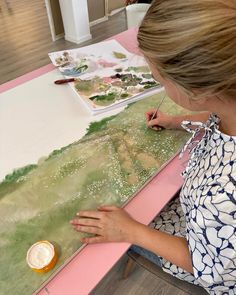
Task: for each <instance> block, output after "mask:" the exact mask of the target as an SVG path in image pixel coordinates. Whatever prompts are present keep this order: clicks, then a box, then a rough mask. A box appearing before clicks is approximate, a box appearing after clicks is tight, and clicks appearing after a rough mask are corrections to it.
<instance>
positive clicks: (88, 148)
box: [0, 93, 188, 295]
mask: <svg viewBox="0 0 236 295" xmlns="http://www.w3.org/2000/svg"><path fill="white" fill-rule="evenodd" d="M162 96H163V93H162V94H161V95H157V96H154V97H151V98H147V99H145V100H142V101H139V102H136V103H135V104H132V105H130V106H129V107H128V108H126V109H125V110H124V111H122V112H121V113H119V114H118V115H116V116H113V117H111V118H106V119H104V120H102V121H100V122H96V123H94V124H92V125H91V126H90V129H89V132H88V134H87V135H86V136H84V137H83V138H82V139H81V140H79V141H78V142H74V143H72V144H71V145H69V146H67V147H65V148H62V149H61V150H58V151H54V152H53V153H52V154H51V155H50V156H48V157H47V158H46V159H44V160H41V161H40V162H39V163H38V164H37V165H28V166H27V167H24V168H22V169H19V170H16V171H15V172H14V173H12V174H10V175H8V176H7V177H6V178H5V180H4V181H3V182H2V183H0V216H1V217H0V235H1V242H0V253H1V255H0V277H1V280H0V290H1V292H2V294H15V295H17V294H19V295H22V294H24V295H27V294H32V292H33V291H34V290H36V289H37V288H39V287H40V285H41V284H42V283H43V282H44V281H45V280H46V279H48V278H49V277H50V275H52V274H53V273H54V272H55V271H56V270H57V268H58V267H59V266H61V265H63V263H65V261H66V260H67V259H68V258H70V256H71V255H73V253H74V252H75V251H77V250H78V249H79V247H80V246H81V243H80V241H79V239H80V237H81V234H79V233H77V232H75V231H74V230H73V229H72V227H71V225H70V223H69V222H70V220H71V219H72V218H73V217H74V216H75V214H76V212H77V211H78V210H81V209H94V208H96V207H97V206H98V205H100V204H116V205H122V204H123V203H124V202H126V201H127V200H129V199H130V198H131V197H132V196H133V194H134V193H135V192H136V191H137V190H139V189H140V187H141V186H142V185H143V184H144V183H146V182H147V181H148V179H150V177H152V176H153V175H154V174H155V173H157V172H158V171H160V169H161V167H163V165H165V163H167V162H168V161H169V160H170V159H171V158H172V157H173V156H174V155H175V154H176V153H177V152H178V151H179V149H180V148H181V147H182V146H183V144H184V142H185V141H186V139H187V138H188V134H186V133H185V132H184V131H177V130H163V131H161V132H155V131H153V130H150V129H147V127H146V123H145V117H144V111H145V110H147V109H149V108H154V107H156V106H157V105H158V103H159V101H160V100H161V98H162ZM161 110H162V111H165V112H168V113H169V114H184V113H186V111H185V110H183V109H182V108H181V107H179V106H177V105H175V104H174V103H173V102H171V100H170V99H168V98H166V99H165V101H164V103H163V105H162V106H161ZM42 156H43V155H42ZM157 197H158V196H157ZM39 240H49V241H50V242H52V243H53V244H54V245H55V247H56V249H57V251H58V253H59V261H58V263H57V265H56V267H55V268H54V269H53V270H52V271H50V272H49V273H46V274H38V273H34V272H33V271H32V270H31V269H30V268H29V267H28V265H27V263H26V253H27V250H28V248H29V247H30V246H31V245H32V244H33V243H35V242H37V241H39Z"/></svg>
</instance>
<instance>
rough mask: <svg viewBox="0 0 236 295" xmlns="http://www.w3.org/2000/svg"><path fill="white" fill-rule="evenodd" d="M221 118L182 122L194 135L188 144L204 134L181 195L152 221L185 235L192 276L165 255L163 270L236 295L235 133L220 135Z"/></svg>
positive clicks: (194, 150)
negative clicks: (190, 258) (204, 122)
mask: <svg viewBox="0 0 236 295" xmlns="http://www.w3.org/2000/svg"><path fill="white" fill-rule="evenodd" d="M218 121H219V120H218V118H217V117H216V116H214V115H211V116H210V118H209V120H208V121H207V123H206V124H203V123H200V122H195V123H193V122H188V121H185V122H183V127H185V128H186V129H187V130H188V131H190V132H192V133H193V136H192V139H191V140H190V141H189V142H188V144H187V146H188V147H189V145H191V144H192V143H193V142H194V140H195V138H196V135H197V134H198V133H200V132H201V131H202V130H203V129H204V130H205V133H204V135H203V137H202V139H201V140H200V141H199V142H198V143H196V141H195V144H196V145H195V146H194V147H193V148H192V151H191V157H190V161H189V163H188V166H187V168H186V169H185V171H184V172H183V176H184V178H185V181H184V184H183V187H182V190H181V192H180V198H177V199H175V200H173V201H172V202H171V203H170V204H168V205H167V207H166V208H165V209H164V210H163V211H162V212H161V214H160V215H159V216H158V217H156V219H155V220H154V224H153V225H154V227H155V228H157V229H160V230H162V231H165V232H168V233H170V234H173V235H177V236H185V237H186V239H187V241H188V245H189V251H190V254H191V257H192V264H193V271H194V275H192V274H190V273H188V272H186V271H184V270H183V269H181V268H180V267H177V266H175V265H173V264H172V263H170V262H168V261H166V260H165V259H163V258H161V261H162V268H163V270H165V271H166V272H168V273H171V274H173V275H175V276H176V277H178V278H180V279H183V280H186V281H188V282H191V283H194V284H197V285H200V286H203V287H204V288H205V289H206V290H207V291H208V293H209V294H216V295H219V294H229V295H231V294H236V136H228V135H225V134H223V133H221V132H220V131H219V130H218ZM184 149H186V148H184ZM180 205H181V206H180Z"/></svg>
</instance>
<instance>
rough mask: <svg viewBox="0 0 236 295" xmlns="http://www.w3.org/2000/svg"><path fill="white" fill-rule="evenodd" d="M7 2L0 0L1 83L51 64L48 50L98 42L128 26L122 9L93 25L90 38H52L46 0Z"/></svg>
mask: <svg viewBox="0 0 236 295" xmlns="http://www.w3.org/2000/svg"><path fill="white" fill-rule="evenodd" d="M7 2H8V3H9V4H8V5H7V4H6V2H5V1H3V0H1V1H0V28H1V29H0V84H2V83H4V82H7V81H9V80H12V79H14V78H16V77H19V76H21V75H23V74H25V73H28V72H30V71H33V70H35V69H38V68H39V67H41V66H44V65H46V64H49V63H50V60H49V58H48V52H52V51H57V50H63V49H71V48H76V47H81V46H84V45H87V44H91V43H95V42H99V41H102V40H104V39H106V38H109V37H110V36H112V35H115V34H118V33H120V32H122V31H124V30H126V19H125V13H124V12H122V13H119V14H117V15H114V16H113V17H111V18H110V20H109V21H107V22H103V23H100V24H98V25H96V26H93V27H92V28H91V34H92V36H93V39H92V40H89V41H88V42H84V43H82V44H80V45H78V44H74V43H71V42H68V41H65V40H64V39H60V40H58V41H56V42H52V38H51V33H50V29H49V24H48V19H47V14H46V8H45V3H44V0H33V1H31V0H8V1H7Z"/></svg>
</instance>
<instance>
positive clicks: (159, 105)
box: [147, 94, 166, 130]
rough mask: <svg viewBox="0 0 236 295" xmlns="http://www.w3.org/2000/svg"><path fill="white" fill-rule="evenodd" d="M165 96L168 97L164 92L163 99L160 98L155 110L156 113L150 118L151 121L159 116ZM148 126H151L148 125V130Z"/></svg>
mask: <svg viewBox="0 0 236 295" xmlns="http://www.w3.org/2000/svg"><path fill="white" fill-rule="evenodd" d="M165 97H166V94H164V96H163V97H162V99H161V100H160V102H159V104H158V106H157V108H156V109H155V111H154V113H153V114H152V117H151V119H150V120H149V121H152V120H153V119H154V118H157V117H158V116H157V114H158V112H159V109H160V107H161V105H162V103H163V101H164V99H165ZM159 127H160V128H162V129H163V127H161V126H159ZM148 128H149V127H148V126H147V130H148Z"/></svg>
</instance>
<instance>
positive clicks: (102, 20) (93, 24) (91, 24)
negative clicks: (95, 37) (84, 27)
mask: <svg viewBox="0 0 236 295" xmlns="http://www.w3.org/2000/svg"><path fill="white" fill-rule="evenodd" d="M107 20H108V16H104V17H102V18H99V19H96V20H94V21H92V22H90V23H89V26H90V27H92V26H95V25H97V24H100V23H102V22H105V21H107Z"/></svg>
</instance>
